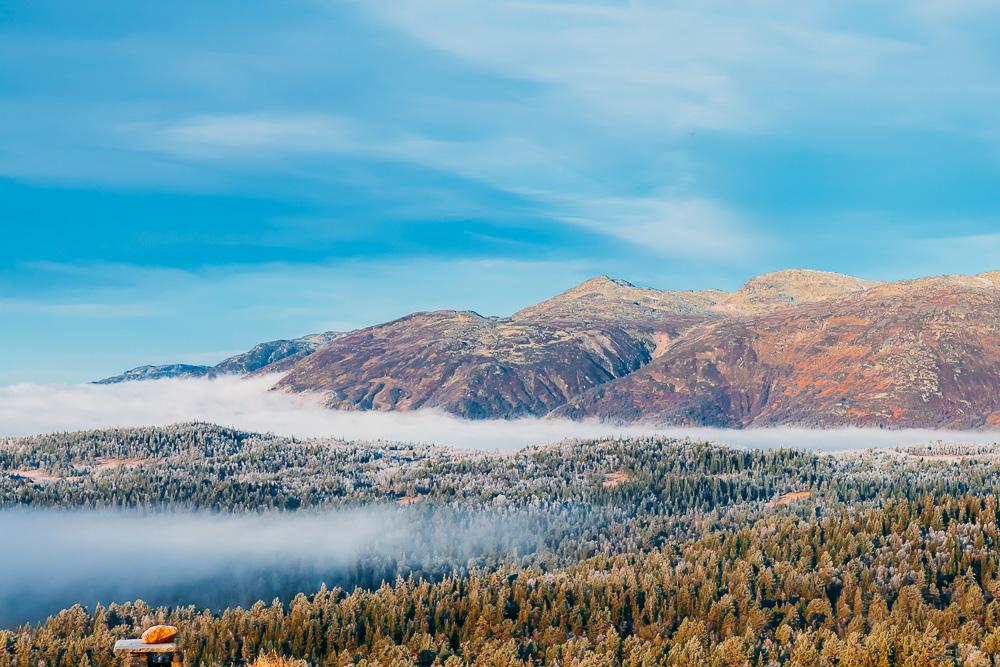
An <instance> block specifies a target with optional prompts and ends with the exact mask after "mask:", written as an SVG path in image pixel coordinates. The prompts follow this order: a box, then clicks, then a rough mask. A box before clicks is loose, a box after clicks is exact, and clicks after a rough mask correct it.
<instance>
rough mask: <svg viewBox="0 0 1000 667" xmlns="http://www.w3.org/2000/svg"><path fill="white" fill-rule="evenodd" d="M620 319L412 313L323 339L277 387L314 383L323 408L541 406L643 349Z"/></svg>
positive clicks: (517, 409)
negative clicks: (599, 321)
mask: <svg viewBox="0 0 1000 667" xmlns="http://www.w3.org/2000/svg"><path fill="white" fill-rule="evenodd" d="M651 351H652V344H651V342H650V340H649V339H648V338H644V337H642V336H640V335H637V334H635V333H634V331H632V330H630V329H629V328H627V327H621V326H613V325H608V324H607V323H605V324H603V325H601V326H590V325H588V324H586V323H572V322H562V323H559V324H558V325H554V324H552V325H550V324H546V323H544V322H539V321H524V322H518V321H513V320H511V319H503V318H495V317H490V318H487V317H482V316H480V315H478V314H476V313H473V312H457V311H436V312H430V313H416V314H413V315H409V316H407V317H404V318H402V319H399V320H395V321H393V322H389V323H387V324H382V325H379V326H375V327H369V328H367V329H362V330H359V331H355V332H352V333H349V334H346V335H344V336H342V337H340V338H338V339H337V340H334V341H332V342H331V343H330V344H328V345H326V346H325V347H323V348H322V349H320V350H319V351H317V352H315V353H314V354H312V355H310V356H309V357H306V358H305V359H303V360H301V361H299V362H298V363H297V364H295V365H294V366H293V367H292V369H291V370H290V371H289V372H288V374H287V375H286V376H285V377H284V378H282V380H281V381H280V382H279V383H278V385H277V388H279V389H285V390H289V391H295V392H322V393H323V394H324V395H325V397H326V403H327V404H328V405H329V406H330V407H335V408H345V409H364V410H414V409H418V408H439V409H442V410H446V411H448V412H451V413H454V414H457V415H461V416H463V417H472V418H487V417H516V416H521V415H543V414H546V413H547V412H549V411H550V410H551V409H553V408H555V407H557V406H559V405H562V404H563V403H565V401H566V400H567V399H568V398H569V397H571V396H576V395H579V394H580V393H582V392H583V391H586V390H587V389H590V388H591V387H594V386H597V385H598V384H601V383H603V382H607V381H608V380H612V379H614V378H616V377H622V376H624V375H626V374H627V373H630V372H632V371H634V370H636V369H637V368H639V367H640V366H642V365H643V364H644V363H646V362H648V361H649V359H650V356H651Z"/></svg>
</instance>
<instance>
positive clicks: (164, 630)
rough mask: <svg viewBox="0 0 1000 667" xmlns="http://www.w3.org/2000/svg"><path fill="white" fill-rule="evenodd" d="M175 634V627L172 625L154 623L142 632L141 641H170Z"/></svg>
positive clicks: (159, 642)
mask: <svg viewBox="0 0 1000 667" xmlns="http://www.w3.org/2000/svg"><path fill="white" fill-rule="evenodd" d="M176 636H177V628H175V627H174V626H172V625H154V626H153V627H151V628H149V629H148V630H146V631H145V632H144V633H142V641H144V642H146V643H147V644H164V643H166V642H172V641H173V640H174V637H176Z"/></svg>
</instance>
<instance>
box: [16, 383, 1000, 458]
mask: <svg viewBox="0 0 1000 667" xmlns="http://www.w3.org/2000/svg"><path fill="white" fill-rule="evenodd" d="M273 384H274V378H266V377H265V378H249V379H241V378H235V377H222V378H215V379H204V378H198V379H183V380H176V379H174V380H157V381H151V382H132V383H123V384H115V385H90V384H64V385H43V384H17V385H10V386H6V387H0V435H30V434H35V433H48V432H53V431H72V430H80V429H90V428H105V427H115V426H150V425H166V424H173V423H178V422H186V421H207V422H212V423H215V424H221V425H224V426H235V427H238V428H241V429H246V430H249V431H261V432H273V433H277V434H279V435H288V436H297V437H324V436H334V437H341V438H345V439H348V440H379V439H381V440H403V441H411V442H429V443H437V444H442V445H449V446H454V447H463V448H475V449H505V450H510V449H517V448H520V447H524V446H526V445H533V444H543V443H547V442H555V441H559V440H563V439H566V438H592V437H600V436H608V435H647V434H663V435H669V436H675V437H691V438H697V439H705V440H713V441H716V442H722V443H726V444H730V445H736V446H743V447H761V448H773V447H806V448H813V449H822V450H827V451H839V450H846V449H858V448H865V447H893V446H897V445H908V444H916V443H926V442H930V441H934V440H943V441H947V442H963V443H992V442H997V441H1000V433H998V432H996V431H991V432H957V431H935V430H929V429H904V430H898V431H892V430H883V429H832V430H815V429H805V428H791V427H784V428H772V429H748V430H742V431H741V430H730V429H715V428H687V427H669V428H667V427H658V426H651V425H635V426H615V425H611V424H601V423H598V422H574V421H568V420H558V419H538V418H530V419H517V420H510V421H503V420H490V421H469V420H464V419H459V418H457V417H453V416H451V415H447V414H442V413H440V412H434V411H420V412H409V413H406V412H390V413H384V412H352V411H340V410H328V409H326V408H324V407H322V406H321V405H320V404H319V402H318V401H316V400H314V399H313V398H310V397H303V396H292V395H288V394H284V393H281V392H276V391H269V388H270V387H271V386H272V385H273Z"/></svg>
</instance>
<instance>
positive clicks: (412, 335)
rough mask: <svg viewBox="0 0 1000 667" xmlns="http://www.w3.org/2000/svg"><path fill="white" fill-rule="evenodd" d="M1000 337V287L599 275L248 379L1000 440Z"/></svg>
mask: <svg viewBox="0 0 1000 667" xmlns="http://www.w3.org/2000/svg"><path fill="white" fill-rule="evenodd" d="M998 322H1000V271H994V272H987V273H982V274H978V275H972V276H965V275H947V276H930V277H925V278H916V279H911V280H902V281H896V282H878V281H872V280H865V279H861V278H856V277H853V276H848V275H844V274H838V273H831V272H825V271H813V270H807V269H788V270H783V271H775V272H772V273H766V274H762V275H760V276H755V277H753V278H750V279H749V280H747V281H746V282H744V283H743V284H742V285H741V286H740V287H739V288H738V289H736V290H733V291H731V292H725V291H721V290H678V291H674V290H659V289H654V288H649V287H637V286H636V285H634V284H632V283H630V282H628V281H625V280H620V279H616V278H611V277H608V276H595V277H593V278H590V279H588V280H586V281H584V282H582V283H580V284H578V285H575V286H573V287H571V288H569V289H567V290H565V291H563V292H561V293H560V294H557V295H555V296H553V297H551V298H549V299H545V300H543V301H541V302H539V303H537V304H534V305H531V306H527V307H525V308H523V309H521V310H519V311H517V312H515V313H514V314H513V315H511V316H509V317H495V316H489V317H487V316H483V315H480V314H478V313H476V312H474V311H457V310H439V311H427V312H418V313H412V314H410V315H406V316H404V317H402V318H398V319H396V320H393V321H391V322H386V323H382V324H377V325H374V326H370V327H365V328H362V329H358V330H356V331H352V332H347V333H345V334H341V335H337V336H333V337H330V338H329V339H326V340H323V341H321V342H320V344H317V345H315V347H314V348H312V349H310V350H309V351H308V352H306V353H303V354H301V355H296V354H294V353H293V354H285V355H284V356H282V357H281V358H280V359H273V360H271V362H270V363H268V364H264V365H259V364H258V365H257V366H256V367H255V368H252V369H249V370H242V369H238V370H237V372H239V373H241V374H246V373H252V374H255V375H258V374H262V373H267V372H275V373H282V374H283V375H282V377H281V378H280V379H279V380H278V381H277V382H276V384H275V386H274V389H275V390H278V391H286V392H291V393H310V394H317V393H318V394H319V395H320V396H321V398H322V400H323V401H324V402H325V404H326V405H327V406H329V407H331V408H336V409H349V410H387V411H388V410H392V411H397V410H399V411H408V410H418V409H427V408H433V409H440V410H444V411H446V412H450V413H453V414H456V415H459V416H462V417H467V418H516V417H523V416H538V417H542V416H558V417H569V418H574V419H599V420H607V421H615V422H635V421H643V422H655V423H663V424H698V425H713V426H726V427H735V428H746V427H752V426H773V425H782V424H798V425H807V426H817V427H833V426H884V427H890V428H893V427H902V426H913V427H921V426H926V427H938V426H948V427H953V428H1000V403H998V400H1000V399H998V398H997V397H998V396H1000V325H998V324H997V323H998ZM297 340H298V339H297ZM255 349H256V348H255ZM251 352H252V350H251ZM246 354H249V352H248V353H246ZM223 363H225V362H223ZM220 365H222V364H220ZM251 365H253V364H251ZM247 368H249V366H248V367H247ZM151 372H152V371H148V370H147V371H146V373H147V374H148V373H151ZM189 372H190V371H189Z"/></svg>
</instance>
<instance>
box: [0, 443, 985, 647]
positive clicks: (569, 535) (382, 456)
mask: <svg viewBox="0 0 1000 667" xmlns="http://www.w3.org/2000/svg"><path fill="white" fill-rule="evenodd" d="M790 444H794V443H790ZM998 464H1000V459H998V458H997V456H996V455H995V454H994V450H993V449H992V448H990V447H970V446H960V445H949V444H945V443H931V444H928V445H926V446H921V447H914V448H909V449H898V450H878V451H863V452H851V453H849V454H839V455H827V454H819V453H813V452H809V451H804V450H796V449H781V450H769V451H751V450H740V449H733V448H727V447H723V446H718V445H713V444H709V443H702V442H694V441H687V440H669V439H662V438H652V437H649V438H632V439H603V440H595V441H572V442H569V441H568V442H564V443H559V444H554V445H548V446H539V447H532V448H528V449H524V450H520V451H517V452H513V453H482V452H462V451H457V450H451V449H445V448H438V447H433V446H427V445H421V444H413V443H382V442H364V443H362V442H342V441H334V440H295V439H290V438H283V437H278V436H272V435H259V434H252V433H245V432H241V431H237V430H233V429H226V428H220V427H216V426H212V425H207V424H186V425H180V426H174V427H166V428H142V429H125V430H108V431H93V432H82V433H69V434H53V435H47V436H36V437H30V438H13V439H7V440H5V441H2V442H0V501H2V504H3V507H4V508H5V510H4V511H14V510H15V509H16V508H21V507H30V508H96V509H109V510H110V509H123V510H138V511H145V512H165V511H177V512H180V511H211V512H219V513H234V514H240V515H247V514H249V515H252V514H255V513H260V512H276V513H277V515H279V516H280V515H283V514H285V513H287V514H288V515H296V514H297V513H302V512H336V511H342V510H351V511H353V510H357V509H359V508H378V509H379V511H382V512H390V513H392V516H393V517H395V519H394V520H396V521H398V522H400V523H405V524H407V525H411V526H413V531H414V533H413V534H414V535H415V537H414V539H413V542H414V543H413V544H412V545H409V546H408V548H407V550H406V552H407V553H406V554H405V556H404V555H402V554H401V555H399V556H398V557H394V556H393V555H392V554H387V553H385V552H378V553H374V552H373V553H370V554H368V553H360V554H358V556H357V559H356V562H355V563H353V565H352V567H351V568H349V569H348V570H344V569H343V568H342V569H340V570H338V571H337V572H336V573H334V572H333V570H332V569H331V572H330V576H329V577H328V578H326V581H327V582H328V583H327V584H325V585H323V586H322V587H320V588H318V589H317V588H315V587H314V588H312V589H309V590H303V589H297V588H296V585H297V583H296V581H295V579H294V578H290V579H288V580H287V582H286V584H285V587H284V588H283V589H282V592H281V595H279V596H278V597H277V598H275V599H273V600H262V601H258V602H249V603H242V601H241V604H240V605H238V606H235V605H227V604H224V600H223V599H221V598H220V604H218V605H212V606H208V607H204V608H203V607H199V606H194V605H181V606H175V607H169V608H168V607H160V608H154V607H151V606H149V605H148V604H146V603H145V602H142V601H133V602H126V603H115V604H110V605H104V606H96V607H93V608H84V607H82V606H74V607H72V608H69V609H66V610H63V611H61V612H59V613H57V614H55V615H53V616H51V617H49V618H48V619H47V620H44V621H42V622H38V623H33V624H25V625H22V626H20V627H9V628H7V629H3V630H0V666H4V667H5V666H7V665H14V666H17V667H29V666H30V667H37V666H38V665H41V664H45V665H74V666H76V665H116V664H119V659H118V658H116V657H115V656H113V655H112V653H111V651H110V647H111V645H112V644H113V642H114V639H116V638H123V637H131V636H136V635H138V634H139V633H140V632H141V631H142V630H143V628H145V627H147V626H149V625H151V624H152V623H154V622H163V623H169V624H173V625H177V626H178V627H179V628H180V629H181V642H182V644H183V647H184V651H185V653H184V659H185V662H186V663H187V664H191V665H200V664H208V665H223V664H249V663H252V662H253V661H254V660H255V659H257V658H258V657H260V656H264V655H272V654H273V655H280V656H286V657H288V658H291V659H296V660H304V661H306V662H307V663H308V664H311V665H338V666H339V665H347V664H356V665H564V666H566V665H719V666H723V665H725V666H744V665H754V666H762V667H763V666H768V665H794V666H796V667H805V666H810V667H813V666H819V665H843V666H851V667H861V666H865V667H868V666H870V667H887V666H892V665H900V666H907V667H911V666H912V667H917V666H938V665H940V666H945V665H947V666H953V665H970V666H973V665H974V666H987V665H1000V600H998V599H997V595H998V593H1000V544H998V541H1000V538H998V535H1000V523H998V502H997V497H996V491H997V485H998V483H1000V465H998ZM473 525H475V526H480V527H482V526H484V525H485V526H487V527H488V530H486V531H482V533H483V534H481V535H478V536H477V537H476V544H475V548H470V547H469V544H468V539H469V538H468V535H469V533H470V531H471V528H470V526H473ZM512 527H513V528H512ZM4 548H5V549H15V548H16V536H9V537H8V539H7V543H6V544H5V545H4ZM249 593H250V594H251V596H252V594H253V591H252V590H251V591H249Z"/></svg>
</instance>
